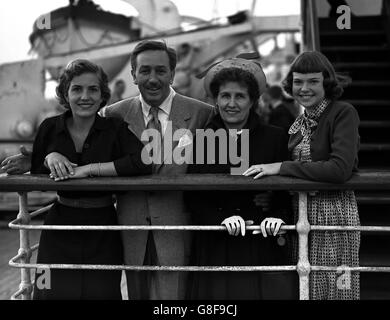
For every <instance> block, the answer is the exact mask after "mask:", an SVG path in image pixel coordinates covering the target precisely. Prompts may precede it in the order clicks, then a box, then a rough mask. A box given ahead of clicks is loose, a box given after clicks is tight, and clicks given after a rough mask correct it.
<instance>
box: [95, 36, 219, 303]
mask: <svg viewBox="0 0 390 320" xmlns="http://www.w3.org/2000/svg"><path fill="white" fill-rule="evenodd" d="M175 67H176V52H175V50H174V49H172V48H169V47H167V46H166V44H165V43H163V42H159V41H143V42H141V43H139V44H138V45H137V46H136V47H135V49H134V51H133V53H132V56H131V68H132V70H131V74H132V76H133V80H134V83H135V84H136V85H137V86H138V88H139V91H140V95H139V96H137V97H133V98H129V99H125V100H122V101H120V102H117V103H115V104H113V105H111V106H108V107H106V108H105V109H104V110H103V114H104V115H105V116H108V117H119V118H122V119H124V120H125V121H126V122H127V123H128V128H129V130H131V131H132V132H133V133H134V134H135V135H136V136H137V137H138V138H140V139H141V135H142V133H143V132H144V130H145V129H147V128H150V127H151V126H150V124H151V123H154V124H156V125H155V126H154V127H153V126H152V128H155V129H157V130H159V131H161V135H162V139H163V140H164V139H169V137H168V136H167V135H168V134H170V133H169V132H168V131H170V130H167V128H168V126H170V125H172V132H175V131H176V130H177V129H188V130H190V131H191V133H192V134H193V135H194V134H195V130H196V129H200V128H203V127H204V125H205V124H206V121H207V120H208V118H209V117H210V115H211V111H212V107H211V106H210V105H208V104H205V103H203V102H200V101H197V100H195V99H191V98H188V97H185V96H182V95H180V94H178V93H176V92H175V91H174V90H173V89H172V88H171V84H172V83H173V79H174V76H175ZM153 110H157V111H154V112H155V113H154V112H153ZM153 113H154V115H153ZM156 115H157V117H158V119H155V118H156ZM156 127H157V128H156ZM165 133H166V135H165ZM179 142H180V140H179ZM145 143H146V142H145ZM177 145H178V141H173V143H172V150H173V149H175V148H176V147H177ZM165 153H166V150H164V153H163V154H165ZM153 167H154V169H153V170H154V174H162V175H167V174H168V175H171V174H180V173H186V171H187V165H186V164H185V163H184V164H180V165H179V164H176V163H174V161H173V163H170V164H167V163H164V162H163V163H161V164H156V165H154V166H153ZM117 199H118V202H117V210H118V219H119V223H120V224H123V225H187V224H189V221H190V220H189V214H188V213H187V212H186V210H185V208H184V203H183V195H182V192H180V191H159V192H144V191H130V192H127V193H125V194H121V195H118V198H117ZM122 238H123V244H124V257H125V263H126V264H128V265H145V264H153V265H162V266H164V265H178V266H182V265H186V264H188V261H189V254H190V252H189V250H190V235H189V233H188V232H185V231H153V232H147V231H125V232H123V233H122ZM145 275H146V277H145ZM126 277H127V287H128V293H129V298H130V299H184V297H185V296H184V295H185V283H186V277H187V274H186V273H184V272H141V273H140V272H132V271H129V272H126Z"/></svg>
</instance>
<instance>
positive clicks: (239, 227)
mask: <svg viewBox="0 0 390 320" xmlns="http://www.w3.org/2000/svg"><path fill="white" fill-rule="evenodd" d="M221 224H222V225H224V226H225V227H226V229H227V231H228V232H229V234H230V235H231V236H238V235H239V234H240V232H241V235H242V236H245V226H246V225H247V226H249V225H251V224H253V221H252V220H248V221H244V219H243V218H242V217H240V216H231V217H229V218H226V219H225V220H223V221H222V223H221Z"/></svg>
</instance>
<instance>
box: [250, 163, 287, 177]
mask: <svg viewBox="0 0 390 320" xmlns="http://www.w3.org/2000/svg"><path fill="white" fill-rule="evenodd" d="M281 165H282V163H281V162H275V163H267V164H255V165H253V166H250V167H249V168H248V170H246V171H245V172H244V173H243V175H244V176H247V177H248V176H251V175H254V174H256V176H254V178H253V179H258V178H261V177H263V176H273V175H277V174H279V173H280V167H281Z"/></svg>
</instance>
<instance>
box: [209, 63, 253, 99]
mask: <svg viewBox="0 0 390 320" xmlns="http://www.w3.org/2000/svg"><path fill="white" fill-rule="evenodd" d="M228 82H237V83H239V84H240V85H242V86H244V87H246V88H247V89H248V94H249V97H250V98H251V100H252V101H253V104H256V103H257V102H258V100H259V98H260V89H259V85H258V83H257V81H256V79H255V77H254V75H253V74H252V73H250V72H249V71H246V70H243V69H239V68H234V67H232V68H225V69H222V70H221V71H219V72H218V73H217V74H216V75H215V76H214V79H213V80H212V81H211V83H210V91H211V94H212V96H213V98H214V99H216V98H217V96H218V94H219V90H220V88H221V85H223V84H225V83H228Z"/></svg>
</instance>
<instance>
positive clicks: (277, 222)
mask: <svg viewBox="0 0 390 320" xmlns="http://www.w3.org/2000/svg"><path fill="white" fill-rule="evenodd" d="M283 224H285V223H284V221H283V220H282V219H279V218H272V217H269V218H265V219H264V220H263V221H262V222H261V223H260V230H261V233H262V234H263V237H264V238H267V235H269V236H276V235H277V234H278V233H279V230H280V227H281V226H282V225H283ZM258 233H260V231H258V230H255V231H253V234H258ZM284 233H286V232H285V231H284V230H281V231H280V234H284Z"/></svg>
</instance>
